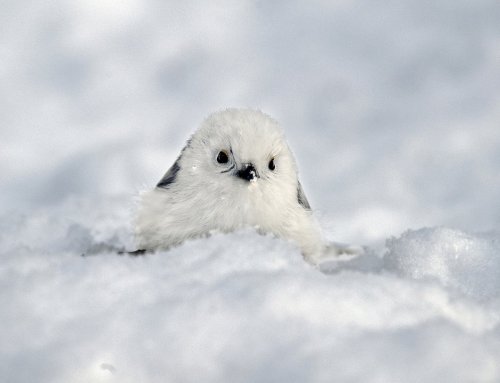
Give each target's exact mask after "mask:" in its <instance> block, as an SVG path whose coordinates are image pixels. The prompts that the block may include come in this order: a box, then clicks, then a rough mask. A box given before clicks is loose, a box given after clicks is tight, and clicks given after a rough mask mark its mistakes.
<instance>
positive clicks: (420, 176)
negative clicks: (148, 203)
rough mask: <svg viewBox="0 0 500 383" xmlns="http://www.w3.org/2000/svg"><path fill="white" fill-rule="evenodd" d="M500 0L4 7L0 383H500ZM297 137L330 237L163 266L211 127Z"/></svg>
mask: <svg viewBox="0 0 500 383" xmlns="http://www.w3.org/2000/svg"><path fill="white" fill-rule="evenodd" d="M499 52H500V3H499V2H498V1H496V0H479V1H474V2H470V1H465V0H458V1H448V0H436V1H432V2H428V1H410V0H403V1H392V0H383V1H381V2H372V3H366V2H362V1H356V0H340V1H335V2H332V1H322V0H317V1H316V0H315V1H311V2H308V3H307V4H305V3H304V2H300V1H290V2H260V1H238V2H231V1H229V0H217V1H213V2H210V4H208V3H207V4H201V3H200V2H196V1H189V0H188V1H183V2H182V3H179V2H168V1H159V0H158V1H155V0H144V1H141V0H124V1H115V0H103V1H95V0H79V1H78V2H64V1H61V0H53V1H50V2H28V1H27V0H20V1H13V0H12V1H11V0H7V1H4V2H3V3H2V12H1V13H0V98H1V100H2V103H1V106H0V134H1V139H0V187H1V193H0V287H1V289H0V307H1V310H0V381H2V382H3V381H5V382H23V383H24V382H30V383H31V382H35V381H36V382H65V383H66V382H125V383H126V382H200V381H204V382H225V381H228V382H229V381H230V382H281V381H290V382H295V381H296V382H305V381H308V382H332V381H360V382H396V381H405V382H436V381H439V382H471V381H473V382H498V381H500V362H499V361H500V323H499V321H500V204H498V196H499V195H500V109H499V108H498V105H500V55H499ZM226 106H249V107H257V108H261V109H263V110H264V111H265V112H267V113H269V114H270V115H272V116H274V117H276V118H277V119H278V120H279V121H281V122H282V124H283V126H284V128H285V131H286V133H287V137H288V139H289V141H290V145H291V147H292V149H293V151H294V153H295V155H296V157H297V161H298V164H299V167H300V171H301V173H300V178H301V182H302V184H303V186H304V188H305V192H306V194H307V197H308V199H309V201H310V202H311V204H312V206H313V208H314V209H315V210H316V214H317V216H318V218H319V219H320V221H321V223H322V226H323V228H324V231H325V234H326V235H327V236H328V238H330V239H331V240H335V241H339V242H345V243H354V244H360V245H365V246H367V252H366V254H365V255H363V256H360V257H358V258H355V259H349V258H341V259H339V260H338V261H332V260H329V261H327V262H325V263H324V264H322V265H320V267H319V268H313V267H311V266H310V265H308V264H307V263H305V262H304V261H303V260H302V258H301V255H300V253H299V251H298V250H297V249H296V248H295V247H294V246H292V245H291V244H289V243H286V242H284V241H281V240H278V239H275V238H272V237H263V236H259V235H257V234H255V233H253V232H252V231H251V230H249V231H242V232H237V233H234V234H230V235H215V236H213V237H211V238H207V239H200V240H196V241H191V242H188V243H186V244H184V245H183V246H181V247H178V248H175V249H173V250H171V251H169V252H162V253H157V254H151V255H148V256H144V257H131V256H125V255H117V250H118V249H123V248H126V249H133V247H134V243H133V238H132V235H131V232H132V230H131V227H130V225H131V217H132V215H133V211H134V196H135V195H136V194H137V192H138V191H139V190H140V189H142V188H143V187H152V186H153V185H154V184H155V183H156V182H157V181H158V180H159V178H160V177H161V176H162V175H163V173H164V172H165V170H166V169H167V168H168V167H169V166H170V165H171V164H172V163H173V161H174V160H175V158H176V156H177V155H178V152H179V150H180V148H182V146H183V144H184V141H185V140H186V138H187V137H188V136H189V134H190V133H191V132H192V131H193V129H194V128H195V127H196V126H197V125H198V124H199V123H200V121H201V120H202V119H203V118H204V117H205V116H206V115H208V114H209V113H210V112H212V111H214V110H217V109H220V108H222V107H226Z"/></svg>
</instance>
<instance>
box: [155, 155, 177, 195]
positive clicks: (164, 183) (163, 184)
mask: <svg viewBox="0 0 500 383" xmlns="http://www.w3.org/2000/svg"><path fill="white" fill-rule="evenodd" d="M180 159H181V156H179V158H177V159H176V160H175V162H174V164H173V165H172V166H171V167H170V169H168V170H167V172H166V173H165V175H164V176H163V177H162V179H161V180H160V182H158V183H157V184H156V187H159V188H164V189H168V187H169V185H170V184H173V183H174V182H175V178H176V177H177V173H178V172H179V170H181V167H180V166H179V160H180Z"/></svg>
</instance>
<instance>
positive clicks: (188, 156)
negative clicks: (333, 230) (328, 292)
mask: <svg viewBox="0 0 500 383" xmlns="http://www.w3.org/2000/svg"><path fill="white" fill-rule="evenodd" d="M247 227H250V228H254V229H255V230H256V231H257V232H258V233H261V234H272V235H274V236H276V237H279V238H283V239H285V240H287V241H290V242H292V243H293V244H295V245H296V246H297V247H298V248H300V250H301V253H302V255H303V257H304V259H305V260H306V261H308V262H309V263H311V264H317V263H318V260H319V259H321V257H322V256H324V254H329V255H332V254H333V255H336V254H340V253H341V252H342V249H340V248H339V247H336V246H335V245H333V244H329V243H327V241H326V240H325V239H324V237H323V235H322V231H321V228H320V226H319V224H318V222H317V221H316V219H315V218H314V215H313V212H312V209H311V206H310V204H309V201H308V199H307V197H306V195H305V193H304V189H303V187H302V185H301V183H300V181H299V179H298V170H297V163H296V161H295V158H294V156H293V154H292V151H291V150H290V147H289V145H288V143H287V141H286V139H285V135H284V131H283V129H282V128H281V126H280V124H279V123H278V122H277V121H276V120H275V119H273V118H272V117H270V116H269V115H267V114H265V113H263V112H262V111H260V110H255V109H248V108H228V109H224V110H220V111H217V112H215V113H212V114H211V115H209V116H208V117H207V118H206V119H205V120H204V121H203V122H202V124H201V125H200V127H199V128H198V129H197V130H196V131H195V132H194V134H193V135H192V136H191V138H189V140H188V141H187V143H186V145H185V147H184V148H183V149H182V151H181V153H180V155H179V156H178V157H177V159H176V160H175V162H174V164H173V165H172V166H171V167H170V168H169V169H168V170H167V172H166V173H165V174H164V175H163V177H162V178H161V179H160V180H159V182H158V183H157V184H156V186H155V187H154V188H153V189H151V190H147V191H145V192H142V194H141V195H140V197H139V208H138V212H137V215H136V222H135V232H136V238H137V243H138V249H139V250H138V252H140V253H142V252H144V251H156V250H168V249H170V248H172V247H174V246H178V245H180V244H182V243H183V242H185V241H186V240H189V239H194V238H199V237H205V236H209V235H210V234H211V233H213V232H222V233H229V232H233V231H235V230H238V229H242V228H247Z"/></svg>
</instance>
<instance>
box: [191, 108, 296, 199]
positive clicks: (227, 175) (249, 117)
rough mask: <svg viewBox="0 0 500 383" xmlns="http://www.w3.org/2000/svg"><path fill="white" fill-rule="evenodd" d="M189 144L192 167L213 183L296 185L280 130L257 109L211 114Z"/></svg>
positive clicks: (290, 159)
mask: <svg viewBox="0 0 500 383" xmlns="http://www.w3.org/2000/svg"><path fill="white" fill-rule="evenodd" d="M189 146H190V147H191V148H192V154H193V163H196V165H195V166H196V167H199V168H200V172H203V173H204V174H206V175H209V177H210V180H213V181H214V182H220V183H221V184H223V185H227V184H232V185H233V186H234V187H236V188H238V187H239V188H242V187H243V188H244V187H251V188H264V189H267V188H271V187H273V186H275V187H279V188H287V187H291V188H292V190H293V189H294V188H296V187H297V186H296V185H297V169H296V165H295V161H294V159H293V156H292V153H291V151H290V149H289V147H288V145H287V143H286V140H285V137H284V135H283V131H282V129H281V127H280V126H279V124H278V123H277V122H276V121H275V120H274V119H272V118H271V117H269V116H267V115H266V114H264V113H262V112H260V111H256V110H250V109H227V110H224V111H222V112H217V113H214V114H212V115H211V116H209V117H208V118H207V119H206V120H205V121H204V122H203V124H202V126H201V127H200V128H199V129H198V131H197V132H196V133H195V134H194V135H193V137H192V139H191V141H190V143H189ZM186 151H187V150H186Z"/></svg>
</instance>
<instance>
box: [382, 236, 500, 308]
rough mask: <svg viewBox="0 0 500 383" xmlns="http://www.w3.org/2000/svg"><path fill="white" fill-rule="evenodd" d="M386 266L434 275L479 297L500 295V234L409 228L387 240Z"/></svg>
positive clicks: (415, 275)
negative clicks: (397, 236) (398, 235)
mask: <svg viewBox="0 0 500 383" xmlns="http://www.w3.org/2000/svg"><path fill="white" fill-rule="evenodd" d="M387 247H388V249H389V250H388V253H387V254H386V255H385V266H386V267H387V268H388V269H389V270H393V271H395V272H397V273H398V274H399V275H401V276H405V277H410V278H414V279H434V280H437V281H439V282H440V283H442V284H443V285H444V286H446V287H450V288H452V289H455V290H457V291H460V292H461V293H464V294H466V295H469V296H471V297H474V298H478V299H491V298H498V297H499V295H500V237H498V236H497V237H495V236H494V235H485V234H482V235H481V234H476V235H472V234H467V233H464V232H462V231H459V230H453V229H450V228H445V227H440V228H424V229H420V230H416V231H407V232H406V233H404V234H403V235H402V236H401V237H400V238H391V239H389V240H387Z"/></svg>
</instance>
